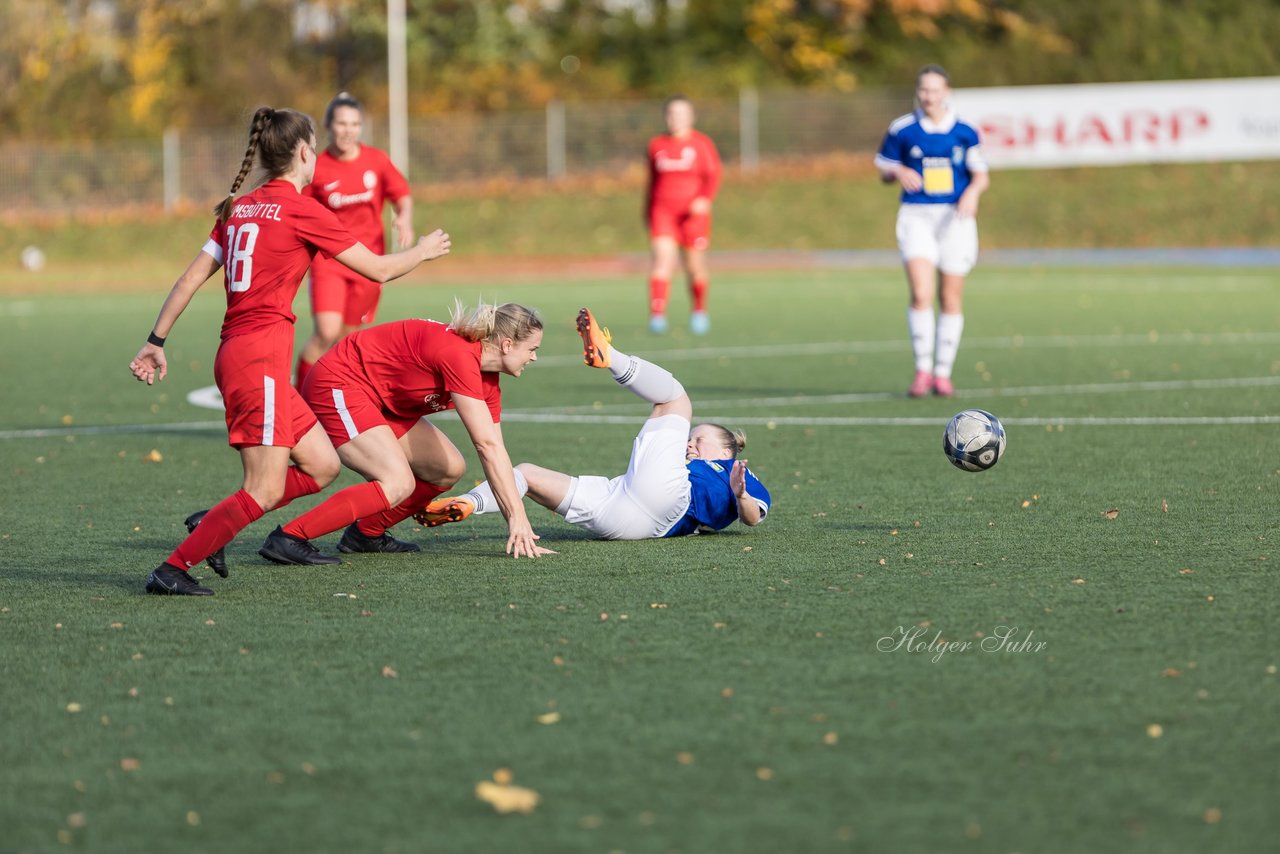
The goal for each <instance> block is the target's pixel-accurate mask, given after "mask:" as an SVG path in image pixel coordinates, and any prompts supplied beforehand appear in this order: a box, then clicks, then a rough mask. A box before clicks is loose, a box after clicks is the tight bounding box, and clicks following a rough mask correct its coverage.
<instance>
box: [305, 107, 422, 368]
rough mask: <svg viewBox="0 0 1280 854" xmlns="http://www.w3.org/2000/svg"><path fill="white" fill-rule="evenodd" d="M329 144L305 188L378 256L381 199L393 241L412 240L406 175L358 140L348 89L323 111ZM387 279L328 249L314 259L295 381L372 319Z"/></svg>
mask: <svg viewBox="0 0 1280 854" xmlns="http://www.w3.org/2000/svg"><path fill="white" fill-rule="evenodd" d="M324 126H325V129H326V130H327V131H328V132H329V145H328V147H327V148H325V150H324V151H322V152H320V156H319V157H318V158H317V159H316V172H315V176H314V177H313V178H312V179H311V183H310V184H308V185H307V187H306V188H305V189H304V190H303V192H304V193H306V194H307V195H309V196H313V197H314V198H315V199H317V200H318V201H319V202H320V204H322V205H324V206H325V207H327V208H328V209H329V210H331V211H333V212H334V213H335V214H336V215H337V217H338V220H339V221H340V222H341V223H342V224H343V225H345V226H346V227H347V229H348V230H349V231H350V232H351V234H352V235H354V236H355V238H356V240H359V241H360V242H361V243H363V244H364V245H365V246H368V247H369V248H370V249H372V250H373V251H374V252H377V253H378V254H379V255H381V254H383V253H384V252H385V251H386V238H385V235H384V234H383V229H382V206H383V204H384V202H387V201H389V202H391V205H392V207H393V208H394V209H395V212H396V215H395V220H394V221H393V222H392V227H393V228H394V229H395V234H396V241H397V242H398V243H399V245H400V246H401V247H406V246H412V245H413V196H412V195H410V193H409V182H408V181H406V180H405V177H404V176H403V175H401V174H400V170H399V169H397V168H396V167H395V164H393V163H392V162H391V158H389V157H387V155H386V154H385V153H384V152H382V151H379V150H378V149H376V148H373V147H372V146H368V145H364V144H363V143H361V142H360V133H361V131H362V130H363V128H364V111H363V109H362V108H361V106H360V102H359V101H357V100H356V99H355V98H354V97H353V96H352V95H351V94H349V93H347V92H339V93H338V94H337V95H336V96H335V97H334V99H333V100H332V101H330V102H329V106H328V107H326V108H325V111H324ZM381 296H382V283H381V282H378V281H374V280H371V279H369V278H367V277H365V276H362V275H360V274H359V273H357V272H356V271H354V270H352V269H350V268H349V267H345V266H343V265H342V264H340V263H338V262H337V261H333V260H330V259H328V258H325V257H323V256H321V257H317V258H316V259H315V261H313V262H312V264H311V314H312V316H313V317H314V319H315V331H313V332H312V333H311V337H310V338H308V339H307V342H306V343H305V344H303V345H302V352H301V353H299V354H298V365H297V368H296V370H295V371H294V384H295V385H296V386H297V387H298V389H301V388H302V381H303V379H304V378H305V377H306V375H307V371H308V370H309V369H310V368H311V366H312V365H314V364H315V362H316V359H319V358H320V356H321V355H322V354H323V353H324V352H325V351H326V350H328V349H329V348H330V347H332V346H333V345H334V344H336V343H337V342H338V339H340V338H341V337H342V336H344V335H348V334H350V333H351V332H354V331H355V330H357V329H359V328H360V327H361V326H366V325H368V324H370V323H373V320H374V317H375V316H376V315H377V311H378V300H379V298H380V297H381Z"/></svg>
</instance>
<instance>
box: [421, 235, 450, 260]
mask: <svg viewBox="0 0 1280 854" xmlns="http://www.w3.org/2000/svg"><path fill="white" fill-rule="evenodd" d="M452 246H453V242H452V241H451V240H450V239H449V234H448V232H446V231H445V230H444V229H442V228H437V229H436V230H435V231H433V232H431V233H430V234H424V235H422V236H421V237H419V238H418V248H419V249H422V250H423V251H424V252H425V253H426V254H425V257H424V258H423V259H422V260H424V261H433V260H435V259H436V258H439V257H440V256H441V255H448V254H449V249H450V248H451V247H452Z"/></svg>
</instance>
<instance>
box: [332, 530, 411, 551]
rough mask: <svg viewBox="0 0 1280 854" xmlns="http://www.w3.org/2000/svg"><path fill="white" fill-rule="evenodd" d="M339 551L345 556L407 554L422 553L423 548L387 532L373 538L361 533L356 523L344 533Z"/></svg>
mask: <svg viewBox="0 0 1280 854" xmlns="http://www.w3.org/2000/svg"><path fill="white" fill-rule="evenodd" d="M338 551H340V552H343V553H344V554H354V553H355V552H378V553H381V554H405V553H408V552H420V551H422V546H420V545H418V544H417V543H406V542H405V541H404V540H397V539H396V538H395V537H393V536H391V535H390V534H388V533H387V532H386V531H383V532H382V533H381V534H379V535H378V536H376V537H371V536H369V535H368V534H366V533H365V532H364V531H361V530H360V528H359V527H358V526H357V525H356V524H355V523H352V524H351V526H350V527H349V528H347V530H346V531H345V532H343V534H342V539H341V540H339V541H338Z"/></svg>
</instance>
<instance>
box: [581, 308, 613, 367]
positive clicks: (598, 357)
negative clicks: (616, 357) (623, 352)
mask: <svg viewBox="0 0 1280 854" xmlns="http://www.w3.org/2000/svg"><path fill="white" fill-rule="evenodd" d="M578 334H579V335H581V336H582V361H584V362H586V364H587V366H588V367H591V368H607V367H609V353H610V349H611V348H610V347H609V345H610V343H611V342H612V341H613V336H612V335H610V334H609V330H608V329H601V328H600V327H599V326H597V325H596V319H595V318H594V317H592V316H591V310H590V309H586V308H584V309H582V310H581V311H579V312H578Z"/></svg>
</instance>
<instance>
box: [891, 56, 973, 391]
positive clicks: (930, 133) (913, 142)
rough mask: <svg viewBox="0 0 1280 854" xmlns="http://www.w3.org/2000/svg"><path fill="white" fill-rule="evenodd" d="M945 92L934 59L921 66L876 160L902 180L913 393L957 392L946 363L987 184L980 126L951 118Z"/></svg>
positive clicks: (901, 246)
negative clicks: (908, 108)
mask: <svg viewBox="0 0 1280 854" xmlns="http://www.w3.org/2000/svg"><path fill="white" fill-rule="evenodd" d="M950 98H951V85H950V80H949V78H948V77H947V72H946V71H944V70H942V68H940V67H939V66H937V65H926V66H925V67H924V68H922V69H920V72H919V73H918V74H917V75H916V102H917V105H918V106H917V109H916V110H915V111H914V112H912V113H908V114H907V115H905V116H901V117H899V118H897V119H894V121H893V123H892V124H890V125H889V132H888V133H887V134H885V137H884V142H883V143H881V145H880V151H879V153H878V154H876V160H875V164H876V168H877V169H879V170H880V177H881V179H882V180H883V181H884V182H885V183H886V184H892V183H897V184H900V185H901V186H902V204H901V206H900V207H899V208H898V224H897V237H898V250H899V251H900V252H901V254H902V262H903V264H904V265H905V266H906V270H907V282H908V284H909V285H910V286H911V306H910V308H908V309H907V328H908V330H909V331H910V333H911V349H912V350H913V351H914V353H915V359H916V376H915V379H914V380H913V381H912V383H911V387H910V388H909V389H907V394H908V395H910V396H911V397H923V396H924V395H927V394H928V393H929V392H930V391H932V392H933V393H934V394H937V395H941V396H942V397H951V395H953V394H955V386H954V385H953V384H952V382H951V369H952V367H953V366H954V365H955V361H956V351H957V350H959V348H960V333H961V332H962V331H963V330H964V314H963V313H962V307H961V297H962V296H963V294H964V280H965V277H966V276H967V275H969V272H970V271H971V270H972V269H973V265H974V264H975V263H976V262H977V260H978V222H977V219H976V217H977V215H978V199H979V198H981V196H982V194H983V193H984V192H986V189H987V187H988V186H989V185H990V178H989V176H988V174H987V163H986V161H985V160H984V159H983V157H982V151H981V149H980V148H979V140H978V131H977V130H976V129H975V128H973V127H972V126H970V125H967V124H965V123H964V122H962V121H960V120H959V119H958V118H956V115H955V113H954V112H952V110H951V102H950ZM935 290H936V292H937V294H938V302H939V305H940V312H939V314H938V317H937V319H936V320H935V319H934V316H933V299H934V292H935Z"/></svg>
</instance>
